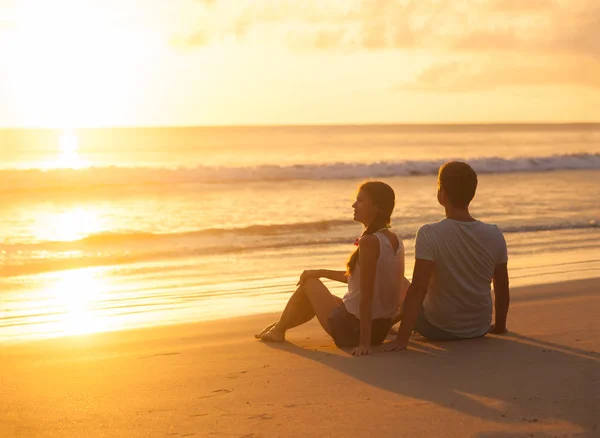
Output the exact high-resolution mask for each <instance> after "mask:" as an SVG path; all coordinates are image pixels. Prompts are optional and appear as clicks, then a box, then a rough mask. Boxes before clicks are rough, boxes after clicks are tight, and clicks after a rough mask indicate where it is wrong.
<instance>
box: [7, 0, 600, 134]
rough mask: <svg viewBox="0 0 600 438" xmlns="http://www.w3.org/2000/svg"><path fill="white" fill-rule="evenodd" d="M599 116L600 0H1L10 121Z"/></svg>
mask: <svg viewBox="0 0 600 438" xmlns="http://www.w3.org/2000/svg"><path fill="white" fill-rule="evenodd" d="M598 120H600V2H598V1H595V0H589V1H586V0H554V1H552V0H527V1H525V0H487V1H486V0H465V1H458V0H437V1H430V0H405V1H377V0H373V1H367V0H363V1H359V0H356V1H354V0H340V1H337V0H296V1H293V0H277V1H274V0H273V1H258V0H257V1H248V0H204V1H199V0H170V1H164V0H97V1H96V0H13V1H11V0H0V126H4V127H13V126H31V127H34V126H35V127H38V126H39V127H58V128H76V127H84V126H124V125H125V126H141V125H223V124H225V125H229V124H305V123H319V124H320V123H389V122H392V123H437V122H498V121H515V122H521V121H522V122H525V121H549V122H553V121H557V122H568V121H598Z"/></svg>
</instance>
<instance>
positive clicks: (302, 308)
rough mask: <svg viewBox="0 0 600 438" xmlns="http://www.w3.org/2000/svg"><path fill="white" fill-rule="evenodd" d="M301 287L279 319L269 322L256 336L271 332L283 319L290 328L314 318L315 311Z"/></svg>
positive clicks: (260, 336)
mask: <svg viewBox="0 0 600 438" xmlns="http://www.w3.org/2000/svg"><path fill="white" fill-rule="evenodd" d="M301 289H302V286H300V287H298V288H297V289H296V291H295V292H294V293H293V294H292V296H291V297H290V299H289V300H288V302H287V304H286V305H285V308H284V309H283V313H282V314H281V317H280V318H279V320H277V321H275V322H273V323H271V324H269V325H268V326H266V327H265V328H264V329H263V330H262V331H261V332H260V333H257V334H256V335H254V336H255V337H256V338H258V339H260V338H262V336H263V335H265V334H267V333H269V332H270V331H271V330H272V329H273V328H274V327H275V326H276V325H277V324H278V323H279V322H280V321H281V320H282V319H283V320H284V321H285V324H286V326H287V327H288V328H287V330H289V329H291V328H294V327H297V326H299V325H301V324H304V323H305V322H308V321H310V320H311V319H313V318H314V316H315V312H314V311H313V310H312V306H311V305H310V301H308V297H307V296H306V294H305V293H304V291H303V290H301Z"/></svg>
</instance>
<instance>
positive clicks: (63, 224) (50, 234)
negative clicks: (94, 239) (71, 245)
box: [36, 207, 101, 242]
mask: <svg viewBox="0 0 600 438" xmlns="http://www.w3.org/2000/svg"><path fill="white" fill-rule="evenodd" d="M36 227H37V229H38V230H39V231H38V233H37V234H38V238H39V239H41V240H51V241H60V242H71V241H74V240H78V239H81V238H83V237H86V236H88V235H90V234H93V233H97V232H99V231H100V230H101V221H100V219H99V217H98V214H97V212H96V211H94V210H93V209H90V208H81V207H77V208H73V209H71V210H67V211H64V212H61V213H49V214H46V215H43V217H40V222H39V223H37V224H36Z"/></svg>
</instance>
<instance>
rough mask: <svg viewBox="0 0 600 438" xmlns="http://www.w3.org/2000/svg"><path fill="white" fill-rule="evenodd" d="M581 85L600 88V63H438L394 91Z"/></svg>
mask: <svg viewBox="0 0 600 438" xmlns="http://www.w3.org/2000/svg"><path fill="white" fill-rule="evenodd" d="M540 85H580V86H586V87H590V88H600V61H596V60H593V59H590V58H584V59H581V58H577V57H572V58H567V59H563V62H562V63H560V64H557V63H553V62H552V60H551V59H548V60H547V61H546V62H544V63H542V62H539V61H538V62H533V61H525V62H523V60H522V59H519V58H513V59H512V62H511V60H506V59H489V60H487V62H481V63H473V62H470V61H452V62H443V63H437V64H434V65H433V66H431V67H429V68H427V69H425V70H424V71H423V72H421V73H420V74H419V75H418V76H417V78H416V79H415V80H414V81H413V82H407V83H403V84H399V85H397V86H396V87H394V88H393V89H394V90H396V91H399V90H413V91H435V92H444V91H448V92H462V91H477V90H487V89H493V88H498V87H506V86H540Z"/></svg>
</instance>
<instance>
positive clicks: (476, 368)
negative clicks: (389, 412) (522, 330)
mask: <svg viewBox="0 0 600 438" xmlns="http://www.w3.org/2000/svg"><path fill="white" fill-rule="evenodd" d="M415 341H416V342H415ZM271 346H272V347H273V348H277V349H281V350H284V351H287V352H290V353H293V354H297V355H299V356H302V357H304V358H308V359H311V360H315V361H318V362H320V363H322V364H324V365H326V366H329V367H331V368H333V369H335V370H337V371H339V372H341V373H345V374H347V375H349V376H352V377H353V378H355V379H358V380H361V381H363V382H365V383H367V384H369V385H373V386H375V387H379V388H382V389H384V390H387V391H391V392H394V393H397V394H401V395H403V396H408V397H412V398H415V399H420V400H424V401H429V402H432V403H435V404H438V405H440V406H443V407H446V408H449V409H453V410H457V411H460V412H463V413H465V414H468V415H470V416H474V417H478V418H481V419H485V420H492V421H494V422H500V423H506V426H507V430H511V426H514V425H515V423H519V424H523V423H525V422H529V423H542V422H544V421H546V422H554V423H556V422H557V421H558V422H568V423H570V424H572V425H573V424H574V425H578V426H580V427H581V429H583V430H584V431H585V432H583V433H582V434H580V435H579V436H600V430H598V413H599V412H598V407H599V403H598V401H599V396H600V379H599V377H600V355H599V354H598V353H597V352H593V351H584V350H579V349H576V348H571V347H566V346H562V345H557V344H553V343H550V342H544V341H540V340H536V339H532V338H528V337H527V336H522V335H519V334H516V333H509V334H507V335H504V336H493V335H488V336H486V337H485V338H480V339H475V340H470V341H459V342H435V343H434V342H428V341H425V340H424V339H423V338H421V337H419V336H413V339H412V341H411V346H410V349H409V350H407V351H401V352H394V353H380V352H376V353H375V354H372V355H371V356H369V357H366V358H357V357H353V356H351V355H350V354H349V351H345V352H341V351H339V350H338V352H339V354H332V353H331V350H328V351H320V350H315V349H307V348H303V347H301V346H298V345H294V344H291V343H285V344H278V345H273V344H271ZM540 426H541V424H540ZM513 429H514V428H513ZM596 434H598V435H596ZM521 435H523V434H521ZM514 436H515V431H514V430H512V431H511V432H506V433H505V432H497V431H496V432H490V433H484V434H480V435H479V437H482V438H484V437H485V438H505V437H514ZM525 436H527V434H525ZM535 436H538V437H539V436H548V437H551V436H565V435H561V434H556V433H554V434H553V433H551V431H548V433H546V432H542V434H540V433H537V432H536V434H535Z"/></svg>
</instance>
